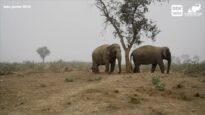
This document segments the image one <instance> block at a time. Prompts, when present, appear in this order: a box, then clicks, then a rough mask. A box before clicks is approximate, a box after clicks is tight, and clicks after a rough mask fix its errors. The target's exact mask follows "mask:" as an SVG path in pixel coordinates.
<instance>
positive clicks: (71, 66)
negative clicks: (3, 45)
mask: <svg viewBox="0 0 205 115" xmlns="http://www.w3.org/2000/svg"><path fill="white" fill-rule="evenodd" d="M90 67H91V63H89V62H75V61H73V62H65V61H63V60H59V61H53V62H47V63H44V64H42V63H34V62H30V61H25V62H22V63H0V75H7V74H12V73H13V72H18V71H24V72H25V71H27V72H33V73H39V72H40V73H42V72H55V73H59V72H70V71H73V70H83V71H88V70H89V69H90Z"/></svg>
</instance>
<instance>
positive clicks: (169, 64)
mask: <svg viewBox="0 0 205 115" xmlns="http://www.w3.org/2000/svg"><path fill="white" fill-rule="evenodd" d="M167 61H168V65H167V66H168V67H167V74H169V69H170V66H171V54H170V53H169V58H168V59H167Z"/></svg>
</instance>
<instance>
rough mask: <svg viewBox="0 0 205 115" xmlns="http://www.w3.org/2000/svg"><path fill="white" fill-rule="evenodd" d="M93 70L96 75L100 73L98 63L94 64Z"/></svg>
mask: <svg viewBox="0 0 205 115" xmlns="http://www.w3.org/2000/svg"><path fill="white" fill-rule="evenodd" d="M92 70H93V72H94V73H99V69H98V65H97V64H96V63H93V67H92Z"/></svg>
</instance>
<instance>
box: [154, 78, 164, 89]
mask: <svg viewBox="0 0 205 115" xmlns="http://www.w3.org/2000/svg"><path fill="white" fill-rule="evenodd" d="M152 84H153V85H155V88H156V89H157V90H159V91H164V90H165V84H164V83H162V81H161V80H160V78H159V77H158V76H154V77H152Z"/></svg>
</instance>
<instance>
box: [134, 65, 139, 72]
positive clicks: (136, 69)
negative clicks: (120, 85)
mask: <svg viewBox="0 0 205 115" xmlns="http://www.w3.org/2000/svg"><path fill="white" fill-rule="evenodd" d="M139 67H140V65H135V68H134V71H133V73H139V72H140V68H139Z"/></svg>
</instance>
